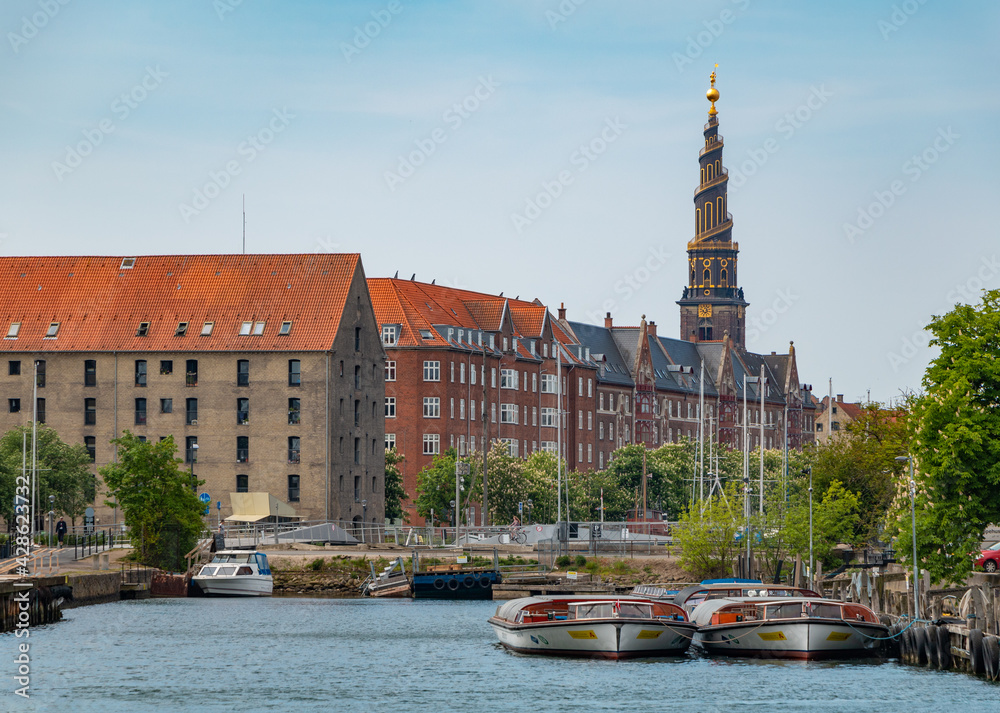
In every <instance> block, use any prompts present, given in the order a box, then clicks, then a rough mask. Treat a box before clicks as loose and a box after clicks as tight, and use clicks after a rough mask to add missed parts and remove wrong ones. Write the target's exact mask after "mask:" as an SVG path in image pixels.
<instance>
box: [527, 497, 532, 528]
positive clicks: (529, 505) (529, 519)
mask: <svg viewBox="0 0 1000 713" xmlns="http://www.w3.org/2000/svg"><path fill="white" fill-rule="evenodd" d="M527 502H528V522H529V523H530V522H531V521H532V520H531V506H532V504H533V503H532V502H531V498H528V501H527Z"/></svg>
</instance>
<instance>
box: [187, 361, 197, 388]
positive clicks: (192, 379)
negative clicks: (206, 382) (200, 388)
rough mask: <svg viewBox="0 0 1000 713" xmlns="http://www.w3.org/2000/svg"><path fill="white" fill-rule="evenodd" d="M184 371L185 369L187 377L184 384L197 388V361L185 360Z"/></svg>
mask: <svg viewBox="0 0 1000 713" xmlns="http://www.w3.org/2000/svg"><path fill="white" fill-rule="evenodd" d="M186 369H187V371H186V374H187V376H186V381H185V383H186V384H187V385H188V386H197V385H198V360H197V359H188V360H187V367H186Z"/></svg>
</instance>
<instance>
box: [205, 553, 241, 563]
mask: <svg viewBox="0 0 1000 713" xmlns="http://www.w3.org/2000/svg"><path fill="white" fill-rule="evenodd" d="M249 561H250V553H249V552H248V553H247V554H242V553H240V554H226V553H219V554H217V555H215V557H213V558H212V564H224V563H226V562H236V563H239V564H242V563H246V562H249Z"/></svg>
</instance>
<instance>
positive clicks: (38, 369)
mask: <svg viewBox="0 0 1000 713" xmlns="http://www.w3.org/2000/svg"><path fill="white" fill-rule="evenodd" d="M35 374H36V377H35V383H36V384H37V385H38V388H39V389H41V388H44V387H45V361H44V360H43V359H39V360H38V361H36V362H35Z"/></svg>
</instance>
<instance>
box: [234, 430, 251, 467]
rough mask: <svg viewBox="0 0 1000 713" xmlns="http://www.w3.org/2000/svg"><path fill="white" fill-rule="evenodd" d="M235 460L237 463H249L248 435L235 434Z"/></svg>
mask: <svg viewBox="0 0 1000 713" xmlns="http://www.w3.org/2000/svg"><path fill="white" fill-rule="evenodd" d="M236 462H237V463H249V462H250V437H249V436H237V437H236Z"/></svg>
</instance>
